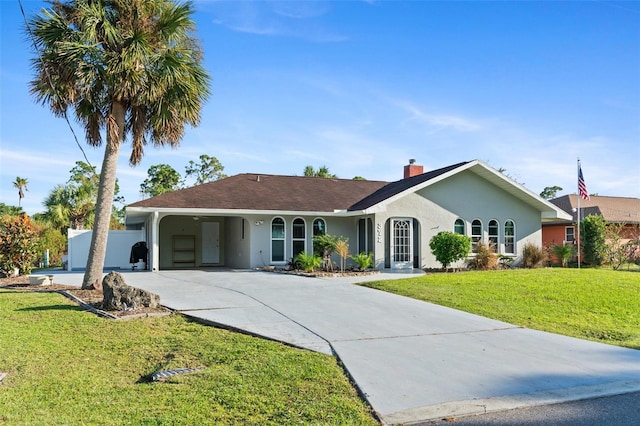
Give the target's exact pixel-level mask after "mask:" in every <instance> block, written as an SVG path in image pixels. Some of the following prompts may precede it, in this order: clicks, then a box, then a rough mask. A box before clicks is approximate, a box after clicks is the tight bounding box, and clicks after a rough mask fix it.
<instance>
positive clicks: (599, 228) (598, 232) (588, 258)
mask: <svg viewBox="0 0 640 426" xmlns="http://www.w3.org/2000/svg"><path fill="white" fill-rule="evenodd" d="M581 226H582V229H583V232H582V252H583V255H584V262H586V263H588V264H590V265H594V266H600V265H602V261H603V260H604V258H605V250H606V247H605V227H606V224H605V221H604V218H603V217H602V216H600V215H595V214H592V215H589V216H587V217H585V218H584V219H583V220H582V224H581Z"/></svg>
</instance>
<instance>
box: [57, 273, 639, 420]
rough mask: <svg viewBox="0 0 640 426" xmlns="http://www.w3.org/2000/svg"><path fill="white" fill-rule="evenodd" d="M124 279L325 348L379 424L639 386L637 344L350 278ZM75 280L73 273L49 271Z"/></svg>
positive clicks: (222, 319)
mask: <svg viewBox="0 0 640 426" xmlns="http://www.w3.org/2000/svg"><path fill="white" fill-rule="evenodd" d="M63 275H64V276H63ZM123 275H125V279H126V282H127V283H128V284H130V285H133V286H136V287H140V288H144V289H146V290H149V291H152V292H154V293H157V294H159V295H160V298H161V302H162V303H163V304H164V305H166V306H169V307H170V308H172V309H176V310H179V311H181V312H182V313H183V314H185V315H188V316H191V317H194V318H197V319H199V320H202V321H207V322H210V323H213V324H216V325H220V326H223V327H228V328H233V329H239V330H243V331H245V332H248V333H251V334H255V335H259V336H263V337H266V338H269V339H274V340H278V341H282V342H285V343H287V344H291V345H293V346H297V347H301V348H306V349H310V350H314V351H318V352H322V353H327V354H330V353H335V355H336V356H338V357H339V359H340V360H341V362H342V363H343V364H344V366H345V368H346V370H347V371H348V373H349V374H350V375H351V377H352V378H353V379H354V381H355V382H356V384H357V386H358V388H359V389H360V391H361V393H362V394H363V395H364V396H365V398H366V399H367V400H368V401H369V403H370V404H371V406H372V407H373V408H374V410H375V411H376V412H377V413H378V415H379V416H380V418H381V419H383V421H384V422H386V423H393V424H395V423H410V422H416V421H423V420H428V419H439V418H444V417H449V416H461V415H466V414H477V413H484V412H490V411H499V410H506V409H512V408H517V407H524V406H533V405H543V404H551V403H557V402H563V401H570V400H577V399H585V398H592V397H596V396H602V395H611V394H618V393H624V392H631V391H637V390H640V351H636V350H632V349H625V348H621V347H616V346H610V345H604V344H600V343H595V342H590V341H584V340H579V339H574V338H570V337H565V336H559V335H555V334H550V333H544V332H539V331H535V330H529V329H523V328H519V327H516V326H513V325H510V324H507V323H503V322H500V321H495V320H491V319H487V318H483V317H480V316H477V315H472V314H468V313H464V312H461V311H456V310H453V309H449V308H445V307H441V306H438V305H433V304H430V303H425V302H421V301H416V300H413V299H409V298H406V297H402V296H396V295H393V294H389V293H385V292H381V291H377V290H372V289H368V288H364V287H359V286H354V285H352V284H350V282H353V281H354V279H353V278H326V279H323V278H307V277H299V276H292V275H285V274H276V273H267V272H257V271H231V270H215V271H162V272H157V273H150V272H123ZM405 276H406V275H397V274H381V275H377V276H374V277H364V278H363V279H367V280H370V279H388V278H402V277H405ZM81 281H82V274H62V275H61V276H60V277H57V278H56V282H59V283H66V284H71V285H80V283H81Z"/></svg>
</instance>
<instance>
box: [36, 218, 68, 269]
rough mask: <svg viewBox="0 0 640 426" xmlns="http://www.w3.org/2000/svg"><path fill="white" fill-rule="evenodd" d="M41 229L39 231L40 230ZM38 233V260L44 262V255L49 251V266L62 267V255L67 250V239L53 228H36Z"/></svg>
mask: <svg viewBox="0 0 640 426" xmlns="http://www.w3.org/2000/svg"><path fill="white" fill-rule="evenodd" d="M38 228H39V229H38ZM36 231H37V232H38V243H37V251H38V259H39V260H41V261H44V254H45V252H46V251H47V250H49V266H61V265H62V255H64V253H65V251H66V250H67V237H66V236H65V235H62V234H61V233H60V231H58V230H57V229H55V228H51V227H42V225H39V226H37V227H36Z"/></svg>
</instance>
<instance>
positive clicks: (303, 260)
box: [293, 251, 322, 272]
mask: <svg viewBox="0 0 640 426" xmlns="http://www.w3.org/2000/svg"><path fill="white" fill-rule="evenodd" d="M293 264H294V265H296V266H298V265H299V266H300V267H301V268H302V269H303V270H304V271H305V272H313V271H314V270H315V269H316V268H318V267H319V266H320V265H321V264H322V258H321V257H320V256H316V255H315V254H313V253H306V252H304V251H303V252H301V253H298V254H297V255H296V257H295V258H294V259H293Z"/></svg>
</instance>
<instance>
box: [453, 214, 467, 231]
mask: <svg viewBox="0 0 640 426" xmlns="http://www.w3.org/2000/svg"><path fill="white" fill-rule="evenodd" d="M459 220H461V221H462V234H460V235H467V222H466V221H465V220H464V219H463V218H461V217H459V218H457V219H456V220H454V221H453V232H454V233H457V232H456V222H457V221H459Z"/></svg>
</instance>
